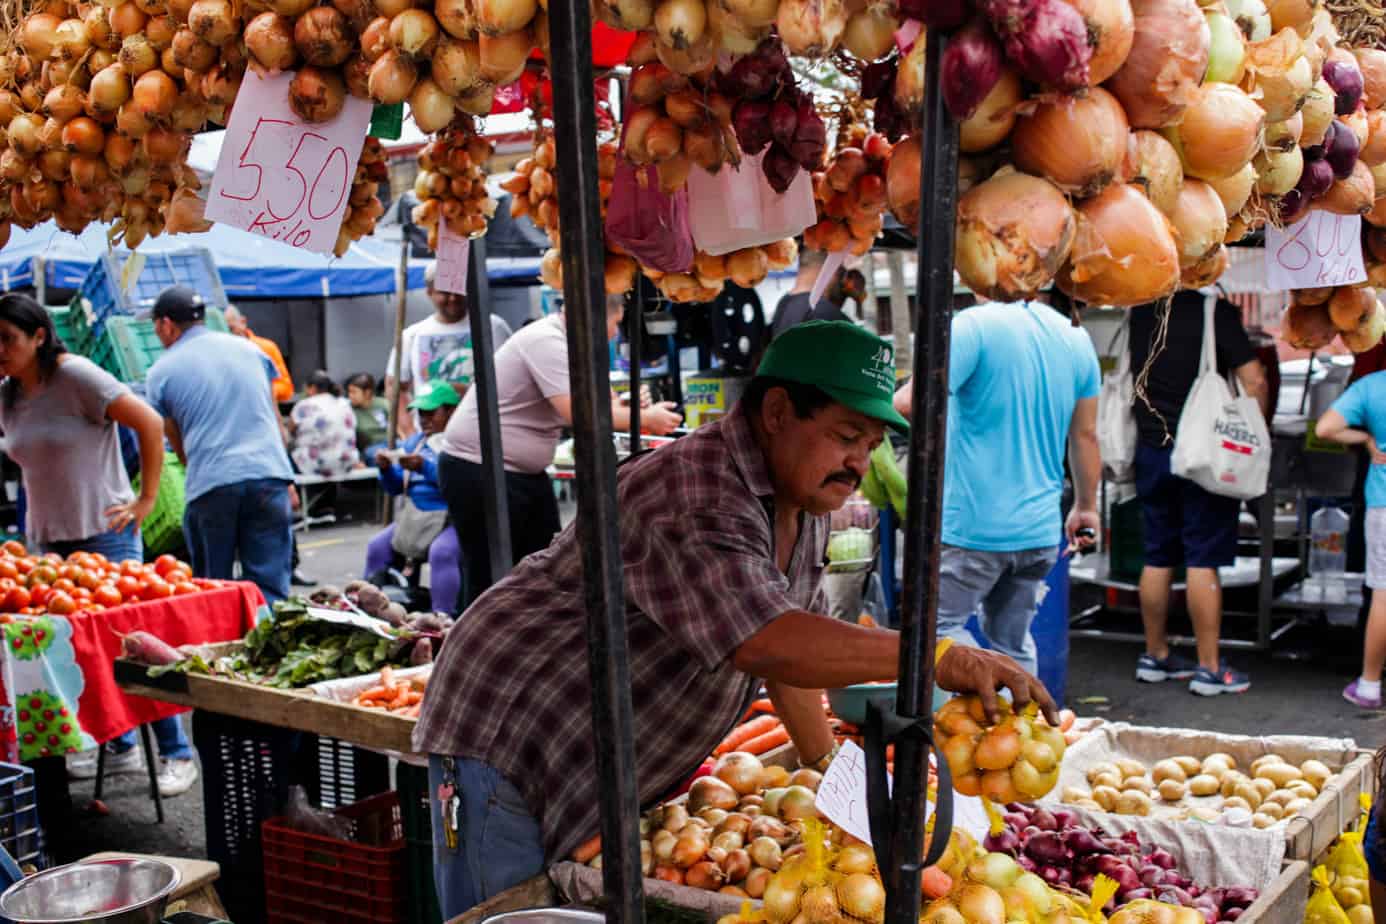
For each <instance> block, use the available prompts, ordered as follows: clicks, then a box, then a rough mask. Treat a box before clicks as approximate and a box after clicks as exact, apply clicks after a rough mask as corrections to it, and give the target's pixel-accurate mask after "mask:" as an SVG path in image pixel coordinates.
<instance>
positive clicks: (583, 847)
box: [573, 834, 602, 863]
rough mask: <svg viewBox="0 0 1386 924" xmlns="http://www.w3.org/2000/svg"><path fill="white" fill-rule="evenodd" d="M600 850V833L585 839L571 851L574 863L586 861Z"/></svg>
mask: <svg viewBox="0 0 1386 924" xmlns="http://www.w3.org/2000/svg"><path fill="white" fill-rule="evenodd" d="M601 852H602V836H601V835H600V834H598V835H596V836H595V837H593V838H591V839H590V840H585V841H583V842H582V843H581V844H579V845H578V846H577V849H576V850H574V851H573V862H574V863H587V862H589V861H590V860H591V859H592V858H593V857H595V856H596V855H597V854H599V853H601Z"/></svg>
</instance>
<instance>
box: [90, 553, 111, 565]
mask: <svg viewBox="0 0 1386 924" xmlns="http://www.w3.org/2000/svg"><path fill="white" fill-rule="evenodd" d="M87 556H88V557H89V558H91V563H92V567H94V568H105V567H106V566H107V565H109V564H110V563H111V560H110V559H109V558H107V557H106V556H105V555H102V554H101V553H100V552H88V553H87Z"/></svg>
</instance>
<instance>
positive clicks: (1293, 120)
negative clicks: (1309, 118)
mask: <svg viewBox="0 0 1386 924" xmlns="http://www.w3.org/2000/svg"><path fill="white" fill-rule="evenodd" d="M1302 134H1304V114H1303V113H1301V112H1296V113H1295V114H1294V115H1292V116H1290V118H1288V119H1286V120H1285V121H1283V122H1267V123H1266V137H1265V141H1264V142H1263V146H1264V147H1265V149H1266V150H1267V151H1288V150H1289V149H1290V148H1297V147H1299V139H1300V136H1301V135H1302Z"/></svg>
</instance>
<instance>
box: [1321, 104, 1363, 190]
mask: <svg viewBox="0 0 1386 924" xmlns="http://www.w3.org/2000/svg"><path fill="white" fill-rule="evenodd" d="M1323 147H1324V154H1323V158H1324V160H1326V161H1328V165H1329V166H1330V167H1332V168H1333V175H1334V176H1335V177H1337V178H1338V179H1340V180H1345V179H1347V178H1348V177H1349V176H1351V175H1352V165H1353V164H1355V163H1357V154H1358V152H1360V151H1361V149H1362V146H1361V144H1359V143H1358V141H1357V134H1356V132H1354V131H1353V130H1352V129H1350V128H1348V127H1347V126H1346V125H1344V124H1343V123H1342V122H1339V121H1338V120H1337V119H1334V120H1333V123H1332V124H1331V125H1329V126H1328V134H1327V135H1325V136H1324V146H1323Z"/></svg>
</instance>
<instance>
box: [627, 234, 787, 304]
mask: <svg viewBox="0 0 1386 924" xmlns="http://www.w3.org/2000/svg"><path fill="white" fill-rule="evenodd" d="M798 256H799V248H798V246H797V245H796V244H795V243H794V239H793V238H785V239H784V240H782V241H776V242H774V243H773V244H766V245H764V246H761V247H745V248H742V249H741V250H733V251H732V252H731V253H726V254H719V255H716V256H714V255H712V254H707V253H703V252H702V251H701V250H700V251H698V252H697V253H696V254H695V255H694V259H693V269H692V270H690V271H689V272H687V273H661V272H658V271H657V270H652V269H650V268H648V267H645V266H641V267H640V270H641V272H643V273H644V274H645V276H646V277H648V278H649V280H650V281H651V282H653V283H654V284H655V287H656V288H657V289H659V291H660V294H661V295H663V296H664V297H665V298H667V299H669V300H670V301H671V302H678V303H681V304H698V303H702V302H710V301H712V300H713V299H715V298H716V297H717V296H718V295H720V294H721V292H722V287H723V286H724V285H725V284H726V283H728V282H733V283H735V284H736V285H738V286H741V287H742V288H743V289H753V288H755V287H756V286H758V285H760V284H761V283H762V282H764V281H765V277H766V276H767V275H769V273H770V272H771V271H772V270H782V269H788V268H789V267H791V266H793V265H794V261H795V260H796V259H798Z"/></svg>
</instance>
